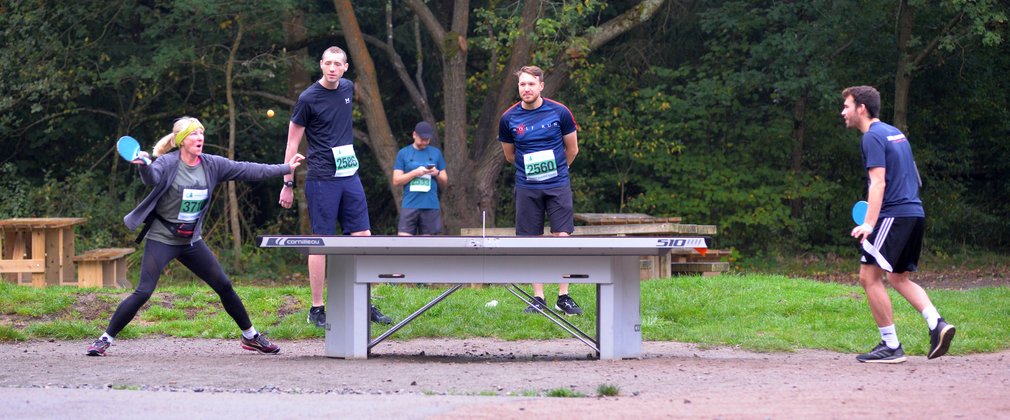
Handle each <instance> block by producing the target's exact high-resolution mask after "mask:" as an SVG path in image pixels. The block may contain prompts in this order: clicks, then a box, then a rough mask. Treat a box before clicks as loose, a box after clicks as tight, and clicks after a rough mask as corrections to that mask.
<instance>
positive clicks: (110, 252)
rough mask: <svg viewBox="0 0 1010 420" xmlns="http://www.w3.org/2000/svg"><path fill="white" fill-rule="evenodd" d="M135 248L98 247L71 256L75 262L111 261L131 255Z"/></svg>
mask: <svg viewBox="0 0 1010 420" xmlns="http://www.w3.org/2000/svg"><path fill="white" fill-rule="evenodd" d="M134 251H135V250H134V249H133V248H98V249H92V250H90V251H87V252H85V253H83V254H81V255H75V256H74V257H73V258H71V260H72V261H74V262H81V261H111V260H115V259H117V258H123V257H126V256H127V255H130V254H132V253H133V252H134Z"/></svg>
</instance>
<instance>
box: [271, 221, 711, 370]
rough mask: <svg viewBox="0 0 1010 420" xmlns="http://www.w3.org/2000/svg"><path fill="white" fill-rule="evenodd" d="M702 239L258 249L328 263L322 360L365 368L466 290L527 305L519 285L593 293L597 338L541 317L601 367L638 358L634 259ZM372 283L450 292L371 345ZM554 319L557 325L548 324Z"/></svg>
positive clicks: (349, 243) (300, 243) (318, 240)
mask: <svg viewBox="0 0 1010 420" xmlns="http://www.w3.org/2000/svg"><path fill="white" fill-rule="evenodd" d="M708 242H709V238H705V237H641V236H636V237H584V236H583V237H554V236H531V237H471V236H320V235H263V236H259V237H257V243H258V244H259V246H260V247H262V248H288V249H295V250H297V251H299V252H301V253H303V254H310V255H326V287H327V288H328V289H329V290H328V291H327V298H326V326H325V330H326V339H325V343H326V344H325V354H326V356H328V357H335V358H347V359H364V358H367V357H368V354H369V352H370V351H371V348H372V347H374V346H375V345H377V344H378V343H379V342H381V341H382V340H384V339H385V338H386V337H388V336H389V335H390V334H392V333H394V332H395V331H396V330H398V329H400V328H402V327H403V326H405V325H406V324H407V323H409V322H410V321H412V320H413V319H415V318H416V317H417V316H419V315H421V314H422V313H423V312H425V311H426V310H428V309H429V308H431V307H432V306H434V305H436V304H437V303H438V302H440V301H441V300H443V299H445V298H446V297H448V296H449V295H450V294H452V293H453V292H455V291H456V290H457V289H459V288H460V287H461V286H462V285H464V284H470V283H485V284H504V285H506V287H507V288H509V287H512V288H509V291H510V292H512V294H514V295H516V297H518V298H520V299H521V300H523V301H524V302H526V303H527V304H529V303H530V301H531V300H532V297H530V296H529V294H527V293H526V292H525V291H523V289H522V288H519V287H518V286H515V285H516V284H517V283H523V284H526V283H530V282H534V281H535V282H538V283H573V284H594V285H596V317H597V319H596V335H595V337H593V336H590V335H588V334H586V333H584V332H582V331H579V330H578V329H577V328H575V327H574V326H573V325H571V324H570V323H568V322H567V321H565V320H564V317H563V316H558V315H557V314H556V313H554V312H553V311H552V310H550V309H547V310H546V311H540V312H541V313H542V314H543V315H545V316H547V317H548V318H551V320H552V321H554V322H555V323H557V324H558V325H560V326H561V327H562V328H564V329H565V330H567V331H568V332H569V333H571V334H572V335H573V336H575V337H576V338H578V339H579V340H581V341H582V342H583V343H585V344H586V345H588V346H589V347H590V348H592V349H593V350H595V352H596V356H597V357H598V358H600V359H626V358H637V357H640V356H641V352H642V330H641V311H640V296H639V292H640V281H641V280H640V279H639V258H640V257H641V256H651V255H661V254H663V253H666V252H669V250H670V249H674V248H688V249H696V250H698V251H699V252H704V251H705V250H707V249H708V247H709V244H708ZM373 283H408V284H418V283H438V284H445V283H450V284H455V285H454V286H453V287H451V288H449V289H448V290H446V291H445V292H444V293H442V294H441V295H439V296H438V297H436V298H435V299H433V300H432V301H431V302H429V303H428V304H426V305H424V307H422V308H420V309H418V310H417V311H416V312H414V313H413V314H411V315H410V316H408V317H407V318H405V319H404V320H402V321H400V322H399V323H397V324H396V325H394V326H393V327H391V328H390V329H389V330H387V331H386V332H385V333H384V334H382V335H380V336H379V337H376V338H375V339H371V338H370V335H371V331H370V323H369V307H370V302H369V299H370V293H369V290H370V285H371V284H373ZM552 314H553V315H554V316H552Z"/></svg>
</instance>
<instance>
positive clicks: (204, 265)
mask: <svg viewBox="0 0 1010 420" xmlns="http://www.w3.org/2000/svg"><path fill="white" fill-rule="evenodd" d="M203 145H204V129H203V124H200V121H199V120H197V119H196V118H190V117H182V118H180V119H178V120H176V122H175V125H174V126H173V128H172V133H170V134H168V135H166V136H165V137H162V138H161V140H159V141H158V143H157V144H156V145H155V146H154V151H153V156H154V157H156V158H157V159H155V160H154V161H153V162H151V164H150V165H147V164H145V163H144V161H143V158H144V157H147V153H146V152H141V153H140V156H138V157H137V159H135V160H133V162H132V163H133V164H135V165H137V167H138V168H139V172H140V179H141V181H143V182H144V184H145V185H150V186H153V187H154V189H153V190H152V191H151V193H150V194H148V196H147V197H146V198H144V200H143V201H141V202H140V205H138V206H137V207H136V208H135V209H133V211H131V212H130V213H129V214H127V215H126V217H124V218H123V220H124V221H125V222H126V226H127V227H129V228H130V230H136V229H137V227H139V226H140V225H141V224H145V226H144V229H143V230H142V231H141V232H140V235H139V236H138V237H137V241H138V242H140V241H141V240H142V239H144V238H146V239H147V241H146V242H145V244H144V255H143V258H142V260H141V264H140V281H139V282H138V284H137V289H136V290H134V291H133V293H132V294H131V295H130V296H127V297H126V299H124V300H123V302H122V303H120V304H119V307H118V308H116V312H115V313H114V314H113V315H112V319H111V320H110V321H109V325H108V327H107V328H106V330H105V333H104V334H102V336H101V337H99V338H98V339H97V340H95V341H94V343H92V344H91V345H90V346H88V350H87V355H89V356H104V355H105V351H106V350H108V348H109V346H110V345H111V344H112V342H113V340H114V338H115V337H116V334H118V333H119V332H120V331H122V329H123V328H124V327H126V325H127V324H129V323H130V321H131V320H133V317H134V316H135V315H136V314H137V311H139V310H140V308H141V307H142V306H143V305H144V303H146V302H147V300H148V299H150V297H151V294H152V293H154V289H155V287H157V285H158V279H159V278H160V277H161V272H162V270H164V268H165V266H167V265H168V263H169V262H171V261H172V260H179V262H180V263H182V265H184V266H186V268H189V270H190V271H192V272H193V274H196V275H197V276H198V277H200V279H202V280H203V281H204V282H206V283H207V284H208V285H209V286H210V287H211V288H212V289H214V291H215V292H217V294H218V296H220V298H221V303H222V305H224V309H225V311H227V312H228V315H231V317H232V319H234V320H235V323H236V324H238V327H239V328H240V329H241V330H242V338H241V341H240V343H241V345H242V348H244V349H246V350H251V351H258V352H260V353H269V354H275V353H277V352H279V351H280V348H279V347H277V345H275V344H273V343H271V342H270V341H268V340H267V339H266V337H265V336H264V334H262V333H258V332H257V331H256V328H254V327H253V324H252V321H250V320H249V314H248V313H247V312H246V310H245V306H244V305H242V299H240V298H239V296H238V294H236V293H235V290H234V289H233V288H232V284H231V281H230V280H228V276H227V275H225V273H224V270H223V269H222V268H221V264H220V263H218V261H217V258H215V257H214V254H213V253H211V251H210V248H208V247H207V244H206V243H205V242H204V241H203V238H202V237H201V236H200V230H201V228H202V226H203V222H204V218H205V216H206V213H207V208H209V207H210V206H209V203H210V200H211V195H212V194H213V191H214V187H215V186H216V185H217V184H218V183H220V182H224V181H231V180H238V181H258V180H262V179H265V178H270V177H280V176H283V175H285V174H289V173H292V172H294V170H295V168H296V167H298V165H300V164H301V161H302V160H303V159H304V156H302V155H300V154H298V155H295V156H294V157H292V158H291V161H290V162H288V163H282V164H276V165H268V164H262V163H252V162H236V161H233V160H230V159H227V158H224V157H221V156H216V155H211V154H204V153H203ZM175 148H178V150H172V149H175Z"/></svg>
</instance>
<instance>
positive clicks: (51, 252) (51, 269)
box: [40, 229, 63, 286]
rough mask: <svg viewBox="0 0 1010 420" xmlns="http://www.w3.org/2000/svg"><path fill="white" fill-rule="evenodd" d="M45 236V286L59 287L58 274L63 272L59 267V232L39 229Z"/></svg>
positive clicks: (57, 230)
mask: <svg viewBox="0 0 1010 420" xmlns="http://www.w3.org/2000/svg"><path fill="white" fill-rule="evenodd" d="M40 230H41V231H42V233H43V235H45V241H46V242H45V243H46V285H47V286H59V285H60V274H61V272H62V271H63V270H62V267H61V266H60V248H61V247H62V246H61V244H60V230H59V229H40Z"/></svg>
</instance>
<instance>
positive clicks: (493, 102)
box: [406, 0, 664, 234]
mask: <svg viewBox="0 0 1010 420" xmlns="http://www.w3.org/2000/svg"><path fill="white" fill-rule="evenodd" d="M663 2H664V0H646V1H643V2H642V3H640V4H639V5H637V6H634V7H632V8H631V9H629V10H628V11H627V12H625V13H623V14H622V15H620V16H618V17H616V18H614V19H611V20H609V21H607V22H605V23H604V24H602V25H600V26H599V27H597V28H596V30H595V31H590V32H589V33H591V34H592V35H589V36H588V38H587V39H586V40H585V41H586V42H585V45H588V47H587V48H585V49H584V50H579V51H577V53H572V54H568V53H566V54H563V55H562V56H561V57H558V60H557V62H556V63H555V65H554V66H552V67H551V68H548V69H545V71H547V73H548V74H547V75H546V76H545V84H546V86H545V88H544V96H547V97H550V96H552V95H553V94H554V93H555V92H557V91H558V90H559V89H560V87H561V86H562V85H563V83H564V80H565V79H567V78H568V72H569V68H570V64H569V63H570V61H571V60H577V59H581V58H583V57H584V55H587V54H589V53H591V52H592V51H594V50H596V49H597V48H599V47H600V46H602V45H604V44H606V43H607V42H609V41H610V40H612V39H614V38H616V37H617V36H619V35H621V34H623V33H625V32H627V31H628V30H629V29H631V28H634V27H635V26H637V25H639V24H641V23H642V22H645V21H646V20H647V19H649V18H650V17H651V16H652V15H653V14H655V13H656V11H657V10H658V9H659V6H661V5H662V4H663ZM546 3H547V1H546V0H529V1H526V2H524V3H523V10H522V12H521V14H522V17H521V21H520V24H519V27H520V30H519V33H520V34H523V36H520V37H519V39H517V41H516V43H515V44H514V45H513V48H512V56H511V57H509V63H508V65H507V67H506V68H505V69H503V72H502V74H500V77H498V78H497V79H498V80H501V82H500V83H501V84H499V85H498V87H497V88H492V89H489V91H490V92H493V94H491V95H488V97H487V98H485V100H484V104H483V106H482V107H481V112H480V116H479V118H478V121H477V126H476V128H475V129H473V130H472V131H469V133H468V127H470V124H472V122H471V121H470V119H469V116H468V113H467V107H466V106H467V105H466V102H467V97H466V89H465V88H466V57H467V40H466V34H467V27H468V24H469V11H470V4H469V2H467V1H456V2H453V14H452V24H451V27H450V29H449V30H448V31H447V30H446V29H445V28H444V27H443V26H442V24H441V23H439V22H438V19H437V18H436V17H435V16H434V14H433V13H432V12H431V10H430V9H428V7H427V6H426V5H425V4H424V3H423V2H422V1H421V0H406V4H407V7H409V8H410V9H411V10H412V11H413V12H414V14H415V15H417V17H418V19H419V20H420V21H421V23H422V24H423V25H424V27H425V29H427V31H428V34H429V36H431V37H432V39H433V40H434V42H435V45H437V46H438V48H439V53H440V54H441V57H442V66H443V69H442V71H443V77H442V82H443V95H442V100H443V101H444V107H445V127H446V130H445V138H444V139H443V142H444V143H443V144H444V145H445V147H444V152H445V158H446V165H447V166H448V168H449V186H448V188H447V191H446V195H445V200H444V201H443V213H444V215H445V218H444V220H445V225H446V231H447V232H448V233H449V234H457V233H459V228H461V227H477V226H480V225H481V220H482V213H483V212H487V223H488V225H489V226H492V227H493V226H495V216H496V215H495V208H496V206H497V203H498V196H497V193H498V191H497V183H498V177H499V176H500V174H501V172H502V171H501V169H502V165H505V164H506V163H505V159H504V156H502V150H501V146H500V145H499V144H498V141H497V138H498V119H499V116H500V115H501V113H502V112H504V111H505V108H507V107H508V106H509V105H510V104H511V103H513V102H515V101H516V96H517V92H518V89H517V85H516V78H515V76H513V75H512V73H513V72H514V71H516V70H518V69H519V67H521V66H523V65H527V64H529V63H530V61H531V58H530V57H531V52H532V51H533V48H534V46H533V45H531V42H530V41H529V39H528V38H527V37H525V34H527V33H532V31H533V27H534V25H535V24H536V20H537V19H538V18H539V17H540V14H541V13H542V11H543V9H544V5H545V4H546ZM573 41H574V40H573ZM572 44H573V45H575V44H577V42H573V43H572ZM468 134H469V135H471V136H474V139H473V142H472V145H471V143H470V142H469V141H468V138H467V135H468Z"/></svg>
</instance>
